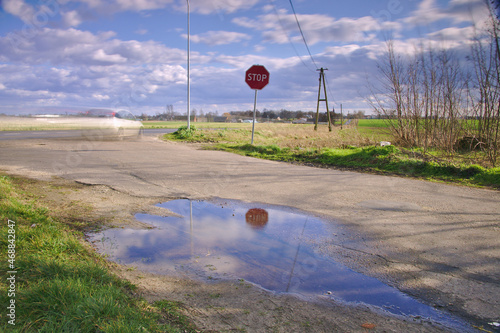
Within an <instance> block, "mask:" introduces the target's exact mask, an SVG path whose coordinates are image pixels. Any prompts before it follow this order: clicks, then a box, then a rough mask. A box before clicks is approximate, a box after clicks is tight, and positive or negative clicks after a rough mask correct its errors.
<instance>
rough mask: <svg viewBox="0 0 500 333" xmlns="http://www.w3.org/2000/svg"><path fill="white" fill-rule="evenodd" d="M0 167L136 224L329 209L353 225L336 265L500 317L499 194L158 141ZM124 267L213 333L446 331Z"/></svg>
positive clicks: (79, 148)
mask: <svg viewBox="0 0 500 333" xmlns="http://www.w3.org/2000/svg"><path fill="white" fill-rule="evenodd" d="M0 169H3V170H7V171H8V172H11V173H15V174H21V175H25V176H30V177H36V178H39V179H46V180H50V179H52V181H54V178H53V176H58V177H61V178H64V179H67V180H71V181H77V182H79V183H83V184H89V185H99V186H90V187H89V186H84V187H81V188H80V189H79V190H78V191H73V190H71V191H70V192H68V193H72V194H71V196H70V195H69V194H68V193H66V194H65V195H63V196H62V197H60V198H59V199H57V196H58V195H57V194H55V195H54V197H53V200H76V201H78V202H82V203H88V204H89V205H92V206H94V207H95V212H96V214H97V215H99V214H100V217H99V218H101V219H103V220H107V221H110V222H113V220H114V223H122V222H124V221H129V222H132V223H135V222H133V219H132V218H130V217H131V216H132V215H130V214H132V213H133V212H138V211H149V210H151V209H153V208H151V204H153V203H155V202H160V201H162V200H168V199H172V198H180V197H182V198H193V199H197V198H208V197H222V198H229V199H239V200H244V201H257V202H265V203H268V204H276V205H286V206H292V207H296V208H299V209H302V210H305V211H309V212H312V213H314V214H319V215H324V216H326V217H328V218H330V219H334V220H336V221H338V223H339V224H340V225H341V226H342V227H343V228H346V230H348V231H349V232H348V233H346V236H345V237H343V238H341V239H337V240H336V241H335V243H334V242H331V243H325V244H324V245H323V246H324V249H325V250H326V251H328V253H329V254H330V255H331V256H332V257H334V258H335V259H336V260H337V261H339V262H342V263H344V264H346V265H348V266H350V267H352V268H354V269H356V270H358V271H361V272H363V273H365V274H367V275H371V276H375V277H378V278H380V279H382V280H384V281H386V282H388V283H390V284H392V285H396V286H397V287H398V288H399V289H401V290H404V291H406V292H408V293H411V294H412V295H416V296H418V297H419V298H421V299H423V300H424V301H426V302H428V303H430V304H435V305H436V306H438V307H441V308H444V309H446V310H449V311H452V312H455V313H458V314H460V315H462V316H464V317H467V318H470V319H471V320H475V322H476V323H483V324H484V325H486V326H485V328H487V329H492V328H491V327H488V326H487V325H488V324H487V323H488V322H492V321H497V322H498V321H499V320H500V318H499V317H498V314H499V313H500V298H499V297H498V295H500V265H499V263H500V260H499V258H500V237H499V236H500V225H499V221H500V193H499V192H496V191H490V190H482V189H471V188H465V187H458V186H453V185H443V184H437V183H429V182H424V181H418V180H411V179H403V178H396V177H385V176H376V175H367V174H358V173H353V172H343V171H337V170H331V169H316V168H310V167H304V166H295V165H290V164H285V163H277V162H270V161H263V160H257V159H252V158H246V157H242V156H235V155H232V154H228V153H223V152H213V151H203V150H199V149H197V147H195V146H187V145H182V144H173V143H164V142H160V141H158V140H155V139H152V138H146V139H145V140H144V141H140V142H80V141H69V140H25V141H23V140H19V141H10V142H0ZM68 186H69V185H68ZM71 186H75V185H71ZM88 191H90V192H88ZM93 191H94V192H93ZM99 191H100V192H99ZM56 192H57V191H56ZM56 192H54V193H56ZM99 193H100V194H99ZM73 195H74V196H75V197H72V196H73ZM91 198H100V199H99V200H92V199H91ZM49 199H50V198H49ZM50 200H52V199H50ZM123 208H127V209H125V210H124V209H123ZM124 214H125V215H124ZM117 217H118V218H117ZM137 226H138V227H139V225H137ZM117 272H120V273H119V274H121V275H123V276H125V277H127V278H130V279H131V280H132V281H134V282H135V283H137V284H138V285H139V286H140V287H141V289H140V290H141V293H142V294H143V295H144V296H145V297H147V298H149V299H154V298H155V297H163V296H165V297H167V298H172V299H179V300H181V301H183V302H184V304H186V311H187V312H188V313H191V314H192V315H193V314H194V318H195V321H197V322H198V324H199V325H200V327H202V328H205V329H207V330H210V329H212V330H231V329H239V328H242V329H246V330H247V331H262V332H264V331H269V330H273V329H274V330H276V331H292V329H293V328H295V329H298V331H318V332H324V331H363V330H367V329H366V328H363V327H362V326H361V325H363V324H366V323H373V324H375V327H376V330H379V331H384V330H385V331H394V332H400V331H426V330H428V331H440V328H437V327H433V326H430V325H428V324H420V323H412V324H410V323H409V322H408V321H404V320H401V319H400V318H394V317H386V316H382V315H380V314H377V313H375V312H373V311H370V310H368V309H367V308H364V307H358V308H351V307H347V306H343V305H341V304H331V303H330V304H328V305H325V304H324V302H321V304H313V303H310V302H304V301H301V300H299V299H297V298H293V297H289V296H274V295H271V294H269V293H266V292H263V291H262V290H260V289H258V288H256V287H254V286H250V287H247V286H245V287H243V286H238V285H237V283H236V282H224V283H222V284H199V283H197V282H193V281H189V280H179V279H177V280H176V279H175V278H168V277H158V276H152V275H150V274H146V273H142V272H137V271H129V270H126V269H117ZM140 276H144V277H143V278H140ZM145 281H146V282H145ZM235 283H236V284H235ZM189 290H191V291H193V292H189ZM243 291H244V292H243ZM186 294H193V295H195V296H186ZM249 294H251V296H250V295H249ZM207 295H208V296H207ZM210 295H212V296H210ZM213 295H219V296H213ZM242 300H243V302H242ZM245 300H247V301H245ZM250 300H251V301H250ZM320 301H321V300H320ZM259 309H263V310H259ZM329 328H331V329H329Z"/></svg>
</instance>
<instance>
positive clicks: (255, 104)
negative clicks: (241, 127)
mask: <svg viewBox="0 0 500 333" xmlns="http://www.w3.org/2000/svg"><path fill="white" fill-rule="evenodd" d="M256 110H257V89H255V98H254V100H253V123H252V143H251V144H252V145H253V133H254V132H255V113H256Z"/></svg>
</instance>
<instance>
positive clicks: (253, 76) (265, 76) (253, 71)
mask: <svg viewBox="0 0 500 333" xmlns="http://www.w3.org/2000/svg"><path fill="white" fill-rule="evenodd" d="M245 82H246V83H247V84H248V86H249V87H250V88H252V89H255V90H261V89H262V88H264V87H265V86H267V84H268V83H269V72H268V71H267V69H266V68H265V67H264V66H261V65H253V66H252V67H250V68H249V69H248V70H247V71H246V73H245Z"/></svg>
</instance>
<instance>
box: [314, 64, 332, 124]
mask: <svg viewBox="0 0 500 333" xmlns="http://www.w3.org/2000/svg"><path fill="white" fill-rule="evenodd" d="M325 70H328V68H323V67H321V68H320V69H318V71H319V88H318V104H317V105H316V123H315V124H314V130H315V131H317V130H318V121H319V102H323V101H324V102H325V103H326V113H327V116H328V130H329V131H330V132H331V131H332V120H331V118H330V110H329V109H328V97H327V96H326V83H325ZM321 83H323V92H324V95H325V98H321Z"/></svg>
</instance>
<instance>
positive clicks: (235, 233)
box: [91, 200, 465, 328]
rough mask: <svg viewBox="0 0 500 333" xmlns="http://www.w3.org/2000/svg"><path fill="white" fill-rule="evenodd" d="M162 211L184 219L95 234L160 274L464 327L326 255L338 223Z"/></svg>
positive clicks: (281, 213)
mask: <svg viewBox="0 0 500 333" xmlns="http://www.w3.org/2000/svg"><path fill="white" fill-rule="evenodd" d="M158 206H161V207H164V208H167V209H169V210H171V211H172V212H174V213H176V214H178V215H179V216H178V217H160V216H154V215H147V214H137V215H136V218H137V219H138V220H140V221H142V222H145V223H148V224H150V225H151V226H152V228H151V229H146V230H135V229H108V230H105V231H103V232H101V233H98V234H93V235H91V239H92V240H93V242H94V244H96V245H97V246H98V249H99V250H100V251H101V252H102V253H105V254H107V255H108V256H109V257H110V259H111V260H113V261H117V262H120V263H122V264H128V265H133V266H136V267H137V268H138V269H141V270H146V271H149V272H154V273H160V274H170V275H175V274H187V275H189V276H191V277H198V278H203V279H206V280H217V279H224V278H227V279H244V280H247V281H250V282H252V283H255V284H257V285H260V286H262V287H263V288H265V289H268V290H271V291H276V292H288V293H297V294H302V295H308V296H310V295H324V296H326V297H331V298H334V299H337V300H342V301H345V302H358V303H365V304H369V305H373V306H377V307H380V308H383V309H385V310H387V311H389V312H391V313H394V314H398V315H405V316H412V317H414V318H430V319H432V320H434V321H437V322H440V323H443V324H445V325H447V326H454V327H462V328H464V327H465V326H463V323H462V322H461V321H460V320H459V319H455V318H453V317H451V316H449V315H447V314H445V313H443V312H441V311H438V310H436V309H434V308H432V307H430V306H427V305H425V304H423V303H420V302H418V301H417V300H415V299H413V298H411V297H409V296H408V295H405V294H403V293H402V292H400V291H399V290H397V289H396V288H392V287H390V286H388V285H386V284H384V283H382V282H381V281H379V280H377V279H374V278H371V277H368V276H365V275H363V274H360V273H357V272H355V271H353V270H351V269H349V268H348V267H346V266H344V265H342V264H339V263H337V262H335V261H334V260H332V259H331V258H329V257H328V256H326V255H324V254H322V253H321V251H320V245H321V243H322V240H326V239H330V240H331V238H332V237H333V236H332V235H333V234H337V233H338V230H335V224H334V223H332V221H325V220H322V219H320V218H317V217H314V216H312V215H308V214H305V213H303V212H300V211H297V210H293V209H289V208H285V207H276V206H270V205H263V204H253V203H243V202H239V201H228V200H218V201H210V202H204V201H190V200H173V201H169V202H166V203H162V204H159V205H158Z"/></svg>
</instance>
